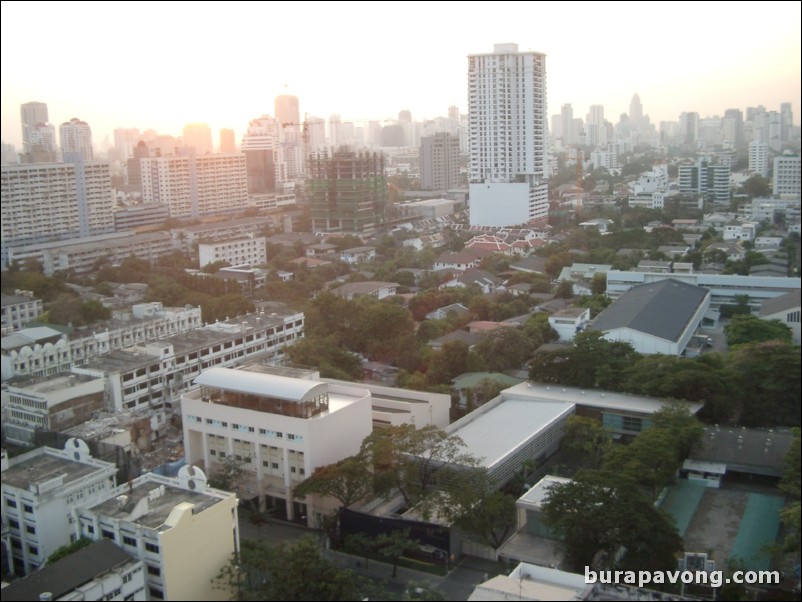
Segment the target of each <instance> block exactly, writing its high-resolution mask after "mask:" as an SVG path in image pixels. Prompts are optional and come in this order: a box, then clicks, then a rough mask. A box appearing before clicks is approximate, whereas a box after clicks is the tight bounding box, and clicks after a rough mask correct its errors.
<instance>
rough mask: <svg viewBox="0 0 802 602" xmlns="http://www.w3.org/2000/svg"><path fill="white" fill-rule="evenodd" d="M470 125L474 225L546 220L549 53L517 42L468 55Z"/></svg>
mask: <svg viewBox="0 0 802 602" xmlns="http://www.w3.org/2000/svg"><path fill="white" fill-rule="evenodd" d="M468 128H469V134H470V157H471V162H470V174H469V177H470V214H471V224H472V225H486V226H512V225H518V224H526V223H529V222H533V221H538V220H545V219H547V218H548V213H549V199H548V185H547V182H546V178H547V176H548V174H547V165H548V162H547V157H546V153H547V114H546V55H545V54H543V53H540V52H518V45H517V44H496V45H494V47H493V53H492V54H472V55H469V56H468Z"/></svg>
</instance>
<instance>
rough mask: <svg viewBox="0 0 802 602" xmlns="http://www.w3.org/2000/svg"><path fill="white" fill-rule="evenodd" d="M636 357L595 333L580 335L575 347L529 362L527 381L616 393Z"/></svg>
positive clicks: (625, 345)
mask: <svg viewBox="0 0 802 602" xmlns="http://www.w3.org/2000/svg"><path fill="white" fill-rule="evenodd" d="M638 357H639V354H638V353H636V352H635V350H634V349H632V346H631V345H629V344H628V343H622V342H618V341H607V340H605V339H604V338H603V334H602V333H601V332H598V331H596V330H586V331H584V332H580V333H579V334H577V335H576V337H575V338H574V346H573V347H571V348H568V349H559V350H555V351H550V352H547V353H539V354H537V355H536V356H535V357H534V359H533V360H532V361H531V362H530V364H529V366H530V368H529V378H530V379H531V380H534V381H540V382H550V383H559V384H564V385H570V386H573V387H583V388H594V387H597V388H601V389H610V390H619V387H621V385H622V383H623V381H624V373H625V369H626V368H627V367H628V366H630V365H631V364H632V362H633V361H634V360H635V359H636V358H638Z"/></svg>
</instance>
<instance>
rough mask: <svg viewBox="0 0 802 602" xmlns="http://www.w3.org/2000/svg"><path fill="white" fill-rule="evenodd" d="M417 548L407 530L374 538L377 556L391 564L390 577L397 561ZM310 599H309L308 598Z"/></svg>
mask: <svg viewBox="0 0 802 602" xmlns="http://www.w3.org/2000/svg"><path fill="white" fill-rule="evenodd" d="M417 546H418V542H417V540H414V539H411V538H410V536H409V529H406V530H404V531H393V532H391V533H382V534H381V535H379V536H378V537H377V538H376V548H375V549H376V551H377V552H378V554H379V556H381V557H382V558H386V559H387V560H389V561H390V562H392V564H393V574H392V577H393V578H395V577H396V575H397V574H398V560H399V559H400V558H401V556H403V555H404V554H406V553H407V552H411V551H412V550H414V549H415V548H416V547H417ZM310 599H311V598H310Z"/></svg>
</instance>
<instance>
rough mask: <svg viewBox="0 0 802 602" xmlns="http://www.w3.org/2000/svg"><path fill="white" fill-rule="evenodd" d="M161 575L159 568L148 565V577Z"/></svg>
mask: <svg viewBox="0 0 802 602" xmlns="http://www.w3.org/2000/svg"><path fill="white" fill-rule="evenodd" d="M161 574H162V570H161V569H160V568H159V567H157V566H153V565H152V564H149V565H148V575H153V576H155V577H161Z"/></svg>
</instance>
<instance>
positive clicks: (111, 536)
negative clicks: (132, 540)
mask: <svg viewBox="0 0 802 602" xmlns="http://www.w3.org/2000/svg"><path fill="white" fill-rule="evenodd" d="M101 533H102V534H103V537H105V538H106V539H110V540H112V541H114V533H113V532H112V531H107V530H106V529H102V530H101Z"/></svg>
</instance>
